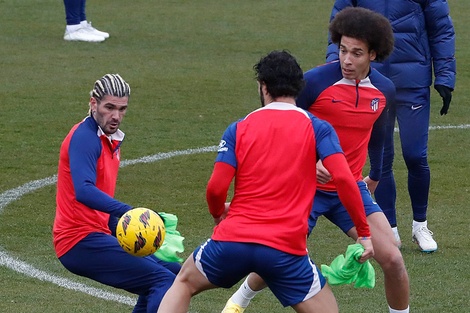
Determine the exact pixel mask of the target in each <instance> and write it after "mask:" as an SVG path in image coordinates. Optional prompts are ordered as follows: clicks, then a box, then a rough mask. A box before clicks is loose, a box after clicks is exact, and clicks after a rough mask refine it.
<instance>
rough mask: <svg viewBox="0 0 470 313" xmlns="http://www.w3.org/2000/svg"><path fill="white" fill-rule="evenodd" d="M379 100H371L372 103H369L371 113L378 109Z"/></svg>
mask: <svg viewBox="0 0 470 313" xmlns="http://www.w3.org/2000/svg"><path fill="white" fill-rule="evenodd" d="M379 102H380V100H379V98H374V99H372V101H371V102H370V108H371V109H372V111H374V112H375V111H377V110H378V109H379Z"/></svg>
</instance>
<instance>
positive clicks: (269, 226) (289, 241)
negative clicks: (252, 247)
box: [208, 102, 342, 255]
mask: <svg viewBox="0 0 470 313" xmlns="http://www.w3.org/2000/svg"><path fill="white" fill-rule="evenodd" d="M218 152H219V153H218V156H217V159H216V162H224V163H227V164H229V165H231V166H232V167H233V168H235V169H236V176H235V186H234V187H235V190H234V196H233V199H232V201H231V205H230V210H229V213H228V215H227V217H226V219H225V220H223V221H222V222H220V224H219V225H217V226H216V227H215V229H214V233H213V235H212V239H214V240H220V241H235V242H254V243H259V244H263V245H267V246H270V247H273V248H275V249H278V250H281V251H284V252H287V253H291V254H295V255H305V254H307V243H306V241H307V232H308V225H307V221H308V216H309V214H310V211H311V208H312V202H313V197H314V195H315V185H316V161H317V157H320V156H321V157H322V158H324V157H327V156H329V155H332V154H335V153H341V152H342V151H341V148H340V146H339V143H338V140H337V137H336V134H335V133H334V131H333V129H332V127H331V126H330V125H329V124H328V123H326V122H324V121H321V120H319V119H317V118H315V117H314V116H312V115H311V114H308V112H306V111H304V110H301V109H299V108H297V107H296V106H294V105H292V104H287V103H279V102H274V103H271V104H269V105H267V106H266V107H264V108H261V109H258V110H256V111H254V112H252V113H250V114H249V115H248V116H247V117H246V118H244V119H243V120H240V121H238V122H236V123H234V124H232V125H231V126H229V127H228V128H227V130H226V131H225V133H224V135H223V137H222V141H221V144H220V146H219V150H218ZM230 179H231V177H230ZM208 193H209V195H208V196H209V198H210V197H211V195H210V193H211V190H210V188H208ZM211 213H213V214H214V215H217V213H216V212H212V211H211Z"/></svg>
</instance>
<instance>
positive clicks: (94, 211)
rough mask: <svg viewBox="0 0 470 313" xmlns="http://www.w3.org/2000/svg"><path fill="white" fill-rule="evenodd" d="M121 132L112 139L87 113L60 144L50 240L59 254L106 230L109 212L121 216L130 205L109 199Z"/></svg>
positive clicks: (59, 255)
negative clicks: (54, 208) (53, 217)
mask: <svg viewBox="0 0 470 313" xmlns="http://www.w3.org/2000/svg"><path fill="white" fill-rule="evenodd" d="M123 137H124V134H123V133H122V132H120V131H118V132H117V133H115V134H113V138H114V139H116V140H113V141H112V142H111V141H110V139H109V138H108V137H106V135H104V134H103V133H102V131H101V129H100V128H99V127H98V125H97V124H96V122H95V120H94V119H93V118H91V117H88V118H86V119H85V120H84V121H82V122H81V123H79V124H77V125H75V126H74V127H73V128H72V129H71V130H70V132H69V134H68V135H67V137H66V138H65V139H64V141H63V143H62V146H61V148H60V158H59V170H58V177H57V196H56V202H57V208H56V216H55V220H54V227H53V243H54V247H55V251H56V254H57V257H61V256H62V255H63V254H65V253H66V252H67V251H68V250H70V249H71V248H72V247H73V246H74V245H75V244H76V243H77V242H79V241H80V240H81V239H83V238H84V237H86V236H87V235H88V234H90V233H92V232H102V233H107V234H110V233H111V232H110V230H109V227H108V220H109V216H110V214H112V215H114V216H117V217H119V216H121V215H122V214H124V213H125V212H126V211H128V210H129V209H130V208H131V207H130V206H129V205H127V204H125V203H122V202H119V201H117V200H115V199H113V196H114V190H115V186H116V180H117V175H118V169H119V162H120V160H119V146H120V144H121V140H122V139H123Z"/></svg>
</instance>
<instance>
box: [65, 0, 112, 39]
mask: <svg viewBox="0 0 470 313" xmlns="http://www.w3.org/2000/svg"><path fill="white" fill-rule="evenodd" d="M64 7H65V20H66V22H67V26H66V27H65V34H64V40H67V41H88V42H101V41H104V40H105V39H107V38H109V34H108V33H106V32H102V31H99V30H97V29H96V28H94V27H93V26H91V22H89V21H87V19H86V8H85V7H86V0H64Z"/></svg>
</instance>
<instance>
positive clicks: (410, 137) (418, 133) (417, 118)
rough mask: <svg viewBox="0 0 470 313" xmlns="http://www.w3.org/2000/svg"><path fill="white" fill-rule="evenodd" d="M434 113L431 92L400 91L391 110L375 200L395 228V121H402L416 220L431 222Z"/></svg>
mask: <svg viewBox="0 0 470 313" xmlns="http://www.w3.org/2000/svg"><path fill="white" fill-rule="evenodd" d="M430 109H431V104H430V90H429V88H419V89H397V94H396V105H395V106H393V107H392V108H390V112H389V117H388V123H387V137H386V140H385V149H384V161H383V172H382V177H381V179H380V182H379V185H378V187H377V190H376V191H375V199H376V201H377V203H378V204H379V206H380V208H381V209H382V210H383V212H384V213H385V215H386V216H387V219H388V221H389V222H390V225H391V226H392V227H393V226H396V225H397V218H396V197H397V193H396V185H395V178H394V175H393V160H394V156H395V150H394V149H395V146H394V128H395V121H398V128H399V136H400V143H401V151H402V154H403V159H404V160H405V164H406V167H407V170H408V193H409V196H410V200H411V208H412V210H413V219H414V220H415V221H418V222H422V221H425V220H426V218H427V217H426V213H427V208H428V198H429V186H430V181H431V174H430V170H429V165H428V135H429V119H430Z"/></svg>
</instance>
